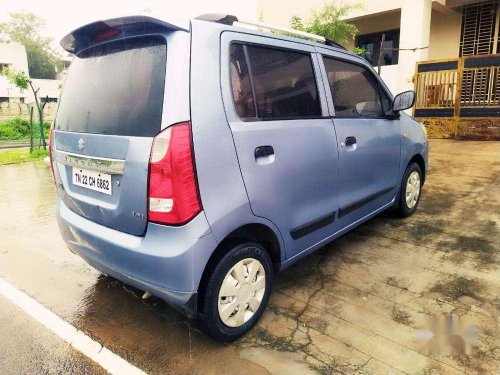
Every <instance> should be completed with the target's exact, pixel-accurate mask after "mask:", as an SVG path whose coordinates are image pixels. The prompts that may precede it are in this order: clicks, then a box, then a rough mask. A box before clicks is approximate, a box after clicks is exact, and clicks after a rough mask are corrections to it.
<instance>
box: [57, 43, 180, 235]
mask: <svg viewBox="0 0 500 375" xmlns="http://www.w3.org/2000/svg"><path fill="white" fill-rule="evenodd" d="M187 35H188V34H187ZM167 39H168V37H167V38H166V37H164V36H147V37H133V38H128V39H124V40H120V41H113V42H108V43H105V44H100V45H98V46H95V47H90V48H88V49H86V50H84V51H82V52H80V53H78V54H77V55H76V56H75V58H74V60H73V62H72V64H71V67H70V69H69V72H68V76H67V79H66V82H65V86H64V89H63V93H62V96H61V100H60V104H59V109H58V113H57V116H56V119H55V136H54V145H55V147H54V148H55V150H54V151H53V152H54V157H55V159H56V170H57V175H58V176H57V179H58V182H59V187H60V189H59V194H60V196H61V198H62V200H63V201H64V203H65V204H66V205H67V206H68V207H69V208H70V209H71V210H73V211H74V212H76V213H78V214H79V215H81V216H83V217H85V218H88V219H90V220H92V221H93V222H96V223H98V224H101V225H105V226H107V227H110V228H114V229H117V230H120V231H123V232H127V233H131V234H134V235H141V234H143V233H144V231H145V229H146V225H147V189H148V165H149V157H150V152H151V145H152V140H153V137H154V136H155V135H156V134H157V133H158V132H160V130H161V128H162V123H163V122H164V121H165V120H163V121H162V118H163V119H165V114H164V113H163V103H164V98H165V97H166V91H165V80H166V61H167V41H166V40H167ZM169 49H170V45H169ZM186 60H187V59H186ZM186 71H188V65H187V66H186ZM179 75H180V76H183V74H182V72H181V73H179ZM170 82H172V81H170ZM186 82H187V80H186ZM186 119H188V117H186V118H183V119H182V120H186Z"/></svg>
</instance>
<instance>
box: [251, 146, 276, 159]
mask: <svg viewBox="0 0 500 375" xmlns="http://www.w3.org/2000/svg"><path fill="white" fill-rule="evenodd" d="M271 155H274V148H273V146H259V147H257V148H256V149H255V159H259V158H265V157H266V156H271Z"/></svg>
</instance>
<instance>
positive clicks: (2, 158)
mask: <svg viewBox="0 0 500 375" xmlns="http://www.w3.org/2000/svg"><path fill="white" fill-rule="evenodd" d="M48 155H49V152H48V151H47V150H43V149H39V150H34V151H33V152H32V153H31V154H30V149H29V148H14V149H7V150H0V165H2V164H17V163H23V162H25V161H37V160H42V159H44V158H45V157H46V156H48Z"/></svg>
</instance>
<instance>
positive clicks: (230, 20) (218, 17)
mask: <svg viewBox="0 0 500 375" xmlns="http://www.w3.org/2000/svg"><path fill="white" fill-rule="evenodd" d="M196 19H197V20H202V21H209V22H216V23H222V24H224V25H229V26H232V25H234V24H235V23H237V24H239V25H243V26H255V27H259V28H263V29H268V30H273V31H279V32H282V33H286V34H292V35H297V36H301V37H303V38H307V39H311V40H314V41H317V42H320V43H324V44H326V45H327V46H332V47H337V48H341V49H344V50H345V49H346V48H345V47H344V46H342V45H341V44H339V43H337V42H334V41H333V40H330V39H328V38H325V37H324V36H320V35H316V34H311V33H307V32H305V31H300V30H295V29H289V28H285V27H280V26H276V25H271V24H269V23H265V22H257V21H243V20H239V19H238V18H237V17H236V16H232V15H230V14H212V13H209V14H202V15H200V16H198V17H196Z"/></svg>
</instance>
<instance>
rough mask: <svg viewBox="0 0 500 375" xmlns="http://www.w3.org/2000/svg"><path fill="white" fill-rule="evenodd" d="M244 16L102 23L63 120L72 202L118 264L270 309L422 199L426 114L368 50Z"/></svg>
mask: <svg viewBox="0 0 500 375" xmlns="http://www.w3.org/2000/svg"><path fill="white" fill-rule="evenodd" d="M262 29H263V28H262V27H261V28H258V27H253V28H252V27H245V25H244V24H243V23H241V22H237V19H236V18H235V17H233V16H219V15H204V16H200V17H198V18H196V19H191V20H180V21H172V20H169V19H164V18H154V17H152V16H129V17H123V18H115V19H109V20H106V21H99V22H95V23H92V24H89V25H86V26H83V27H81V28H79V29H77V30H74V31H73V32H71V33H70V34H69V35H67V36H66V37H64V38H63V39H62V41H61V45H62V47H63V48H64V49H65V50H66V51H68V52H71V53H73V54H74V55H75V56H74V59H73V62H72V64H71V67H70V69H69V72H68V75H67V78H66V81H65V85H64V89H63V92H62V95H61V98H60V103H59V108H58V111H57V115H56V118H55V121H54V126H53V129H52V131H51V135H50V141H51V151H50V152H51V162H52V171H53V175H54V179H55V183H56V186H57V190H58V208H57V218H58V223H59V227H60V231H61V234H62V237H63V238H64V240H65V242H66V243H67V245H68V247H69V249H70V250H71V251H72V252H74V253H76V254H78V255H79V256H81V257H82V258H83V259H84V260H85V261H86V262H87V263H88V264H90V265H91V266H93V267H94V268H96V269H97V270H99V271H100V272H102V273H103V274H105V275H109V276H111V277H114V278H116V279H119V280H121V281H123V282H125V283H127V284H130V285H132V286H134V287H136V288H139V289H140V290H143V291H147V292H149V293H150V294H152V295H155V296H157V297H159V298H162V299H164V300H165V301H167V302H168V303H170V304H172V305H174V306H177V307H178V308H180V309H181V310H183V311H184V312H186V313H187V314H188V315H190V316H197V317H199V318H200V320H201V322H202V326H203V327H204V329H205V330H206V332H207V333H208V334H209V335H210V336H211V337H213V338H214V339H216V340H219V341H232V340H235V339H236V338H238V337H240V336H242V335H243V334H244V333H245V332H247V331H248V330H249V329H250V328H251V327H252V326H254V325H255V323H256V322H257V320H258V319H259V317H260V316H261V315H262V313H263V311H264V309H265V307H266V304H267V302H268V299H269V295H270V293H271V284H272V280H273V276H274V275H275V274H276V273H277V272H278V271H281V270H283V269H285V268H286V267H288V266H290V265H291V264H293V263H294V262H297V261H298V260H299V259H301V258H303V257H304V256H306V255H307V254H310V253H311V252H313V251H315V250H317V249H318V248H320V247H322V246H324V245H325V244H327V243H328V242H330V241H332V240H334V239H335V238H337V237H339V236H341V235H342V234H344V233H346V232H347V231H349V230H351V229H353V228H354V227H356V226H358V225H360V224H361V223H363V222H364V221H366V220H368V219H370V218H371V217H373V216H375V215H377V214H379V213H380V212H382V211H384V210H386V209H389V208H395V209H397V210H398V211H399V213H400V214H401V215H402V216H409V215H411V214H413V213H414V212H415V210H416V209H417V206H418V203H419V199H420V196H421V188H422V185H423V183H424V181H425V174H426V171H427V150H428V145H427V138H426V135H425V131H424V129H423V127H422V126H421V125H420V124H419V123H418V122H417V121H415V120H414V119H413V118H412V117H410V116H408V115H407V114H406V113H404V112H403V110H405V109H407V108H410V107H411V106H412V105H413V102H414V99H415V94H414V92H412V91H408V92H404V93H402V94H400V95H398V96H396V97H395V98H394V97H393V96H392V95H391V93H390V92H389V90H388V89H387V87H386V85H385V84H384V83H383V82H382V80H381V79H380V77H379V76H378V75H377V74H376V73H375V71H374V70H373V68H372V67H371V65H370V64H369V63H368V62H367V61H366V60H365V59H363V58H362V57H360V56H358V55H355V54H352V53H350V52H348V51H346V50H344V49H342V48H339V47H338V46H336V45H335V43H333V42H330V41H328V40H325V39H324V38H322V37H318V36H315V35H312V34H305V33H299V32H296V33H295V34H300V35H299V36H301V37H303V38H294V37H290V36H288V35H291V33H292V31H290V32H287V33H281V34H277V33H274V34H273V33H271V32H264V31H262Z"/></svg>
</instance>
